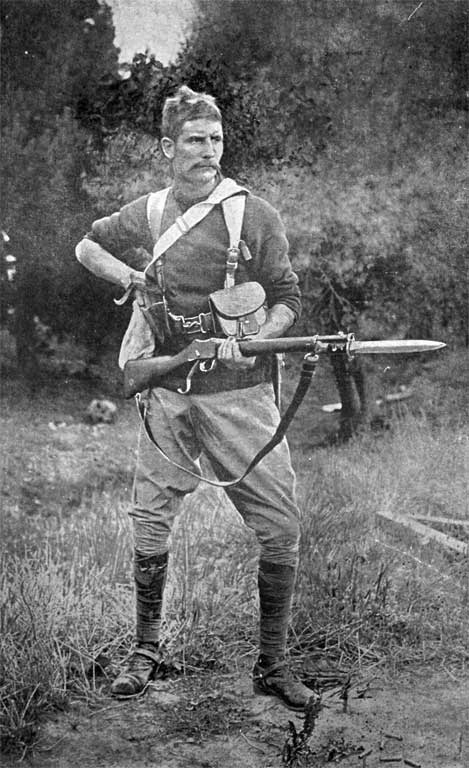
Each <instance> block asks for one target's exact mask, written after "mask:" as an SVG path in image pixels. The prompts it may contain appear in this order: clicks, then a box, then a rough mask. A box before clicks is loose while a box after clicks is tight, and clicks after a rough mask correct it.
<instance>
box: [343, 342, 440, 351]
mask: <svg viewBox="0 0 469 768" xmlns="http://www.w3.org/2000/svg"><path fill="white" fill-rule="evenodd" d="M443 347H446V344H443V342H442V341H426V340H421V339H389V340H385V341H351V342H350V343H349V346H348V351H349V352H350V354H352V355H355V354H357V355H407V354H410V353H411V352H434V351H435V350H436V349H443Z"/></svg>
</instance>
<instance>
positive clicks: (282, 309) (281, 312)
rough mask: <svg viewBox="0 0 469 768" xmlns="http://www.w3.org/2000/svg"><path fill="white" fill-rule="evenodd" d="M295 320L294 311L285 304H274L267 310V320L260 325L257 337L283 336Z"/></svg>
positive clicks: (272, 337)
mask: <svg viewBox="0 0 469 768" xmlns="http://www.w3.org/2000/svg"><path fill="white" fill-rule="evenodd" d="M294 322H295V313H294V312H293V311H292V310H291V309H290V308H289V307H287V306H286V305H285V304H274V306H273V307H271V308H270V309H269V310H268V312H267V320H266V322H265V323H264V325H263V326H262V327H261V330H260V332H259V335H258V336H257V337H256V338H259V339H276V338H278V337H280V336H284V335H285V334H286V332H287V331H288V329H289V328H291V326H292V325H293V323H294Z"/></svg>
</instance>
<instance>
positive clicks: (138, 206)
mask: <svg viewBox="0 0 469 768" xmlns="http://www.w3.org/2000/svg"><path fill="white" fill-rule="evenodd" d="M147 201H148V195H144V196H143V197H140V198H138V199H137V200H135V201H133V202H131V203H129V204H128V205H125V206H124V207H123V208H122V209H121V210H120V211H119V212H117V213H113V214H112V215H111V216H108V217H105V218H103V219H99V220H98V221H95V222H94V224H93V226H92V231H91V232H90V233H89V234H88V235H87V237H89V238H90V239H92V240H94V241H95V242H97V243H99V245H101V246H102V247H103V248H104V249H105V250H106V251H108V252H110V253H111V254H112V255H113V256H115V257H116V258H118V259H120V260H122V261H124V262H125V263H126V264H128V265H129V266H131V267H132V268H133V269H137V270H140V271H143V270H144V269H145V267H147V265H148V264H149V262H150V261H151V254H152V251H153V246H154V242H153V238H152V235H151V232H150V229H149V225H148V220H147ZM195 202H198V201H196V200H192V201H183V200H176V198H175V196H174V194H173V192H172V190H171V191H170V193H169V195H168V198H167V201H166V205H165V209H164V212H163V217H162V221H161V231H160V235H161V234H163V232H165V231H166V230H167V229H168V227H170V226H171V225H172V224H173V223H174V221H175V220H176V218H177V217H178V216H180V215H181V214H183V213H184V212H185V211H186V210H187V209H188V208H189V207H190V206H191V205H193V204H194V203H195ZM241 239H242V240H243V241H244V243H245V244H246V245H247V247H248V249H249V252H250V254H251V257H252V258H251V259H250V260H249V261H245V260H244V259H243V258H242V257H241V258H240V260H239V264H238V269H237V271H236V282H237V283H242V282H246V281H248V280H255V281H257V282H259V283H260V284H261V285H262V286H263V288H264V290H265V292H266V296H267V305H268V306H269V307H272V306H273V305H274V304H284V305H285V306H287V307H289V309H291V310H292V312H293V313H294V315H295V317H296V318H298V316H299V314H300V292H299V288H298V278H297V276H296V275H295V273H294V272H293V270H292V267H291V264H290V260H289V258H288V241H287V239H286V236H285V230H284V227H283V224H282V222H281V219H280V216H279V214H278V213H277V211H276V210H275V209H274V208H273V207H272V206H271V205H270V204H269V203H267V202H266V201H265V200H262V199H261V198H260V197H257V196H255V195H252V194H250V193H249V194H247V198H246V206H245V211H244V218H243V226H242V231H241ZM228 246H229V236H228V231H227V228H226V224H225V219H224V216H223V210H222V206H221V204H219V205H216V206H215V207H214V208H213V209H212V210H211V211H210V213H209V214H208V215H207V216H206V217H205V218H204V219H203V220H202V221H200V222H199V223H198V224H197V225H196V226H195V227H193V228H192V229H191V230H190V231H189V232H188V233H187V234H185V235H183V236H182V237H180V238H179V240H177V242H176V243H174V245H172V246H171V247H170V248H169V249H168V250H167V251H166V253H165V254H164V256H163V264H164V278H165V286H166V298H167V302H168V306H169V309H170V310H171V312H172V313H173V314H175V315H184V316H185V317H192V316H194V315H198V314H199V312H208V311H209V304H208V296H209V294H210V293H212V292H213V291H216V290H218V289H220V288H223V284H224V279H225V264H226V256H227V248H228ZM149 276H150V277H151V276H152V267H150V269H149ZM192 338H194V337H192ZM189 341H190V337H189V338H188V339H187V341H185V342H184V343H182V346H185V345H187V344H188V343H189ZM180 346H181V345H180ZM168 352H171V353H174V348H172V349H171V350H164V349H158V350H156V354H167V353H168ZM186 372H187V370H184V369H182V370H181V369H179V370H178V371H177V372H174V374H172V375H171V376H168V377H166V378H165V379H163V380H162V381H161V386H163V387H166V388H168V389H176V388H177V387H178V386H180V385H181V384H182V383H183V382H184V379H185V374H186ZM269 379H270V356H265V355H264V356H260V357H259V358H258V359H257V361H256V364H255V366H254V367H253V368H252V369H248V370H241V371H234V370H228V369H227V368H226V367H224V366H222V365H217V366H216V367H215V370H214V371H211V372H210V373H209V374H207V375H204V374H198V375H196V377H194V380H193V384H192V390H191V391H192V392H194V393H202V392H211V391H212V392H213V391H222V390H225V389H226V390H229V389H238V388H244V387H248V386H253V385H255V384H258V383H260V382H262V381H268V380H269Z"/></svg>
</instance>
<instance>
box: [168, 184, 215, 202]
mask: <svg viewBox="0 0 469 768" xmlns="http://www.w3.org/2000/svg"><path fill="white" fill-rule="evenodd" d="M218 181H219V179H211V180H210V181H209V182H207V184H190V183H188V182H186V181H178V180H177V179H175V180H174V182H173V193H174V196H175V197H176V198H178V197H179V198H182V199H184V200H203V199H204V198H205V197H208V196H209V195H210V193H211V192H213V190H214V189H215V187H216V186H217V184H218Z"/></svg>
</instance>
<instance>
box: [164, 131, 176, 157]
mask: <svg viewBox="0 0 469 768" xmlns="http://www.w3.org/2000/svg"><path fill="white" fill-rule="evenodd" d="M161 149H162V151H163V155H164V156H165V157H166V159H167V160H173V159H174V149H175V144H174V141H173V140H172V139H168V137H167V136H163V138H162V139H161Z"/></svg>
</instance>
